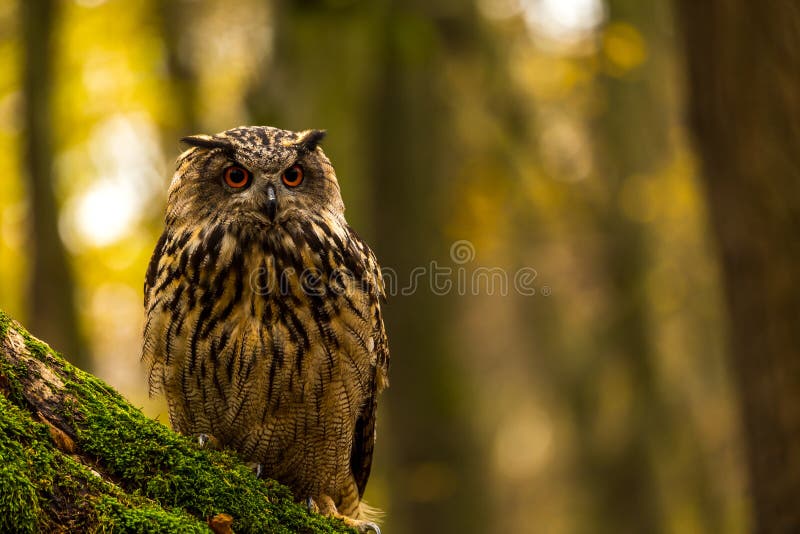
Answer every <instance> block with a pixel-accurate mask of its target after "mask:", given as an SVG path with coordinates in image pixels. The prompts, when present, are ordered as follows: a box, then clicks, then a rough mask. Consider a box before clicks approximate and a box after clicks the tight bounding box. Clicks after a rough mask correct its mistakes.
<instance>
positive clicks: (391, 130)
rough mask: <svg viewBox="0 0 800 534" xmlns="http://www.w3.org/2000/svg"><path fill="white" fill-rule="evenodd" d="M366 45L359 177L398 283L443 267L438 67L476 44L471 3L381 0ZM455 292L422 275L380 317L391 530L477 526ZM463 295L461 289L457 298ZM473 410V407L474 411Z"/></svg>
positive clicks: (478, 490) (447, 112)
mask: <svg viewBox="0 0 800 534" xmlns="http://www.w3.org/2000/svg"><path fill="white" fill-rule="evenodd" d="M388 5H389V8H388V10H387V12H386V13H384V15H383V17H384V18H383V20H381V21H380V26H379V28H380V29H379V34H380V36H381V37H380V38H379V40H377V41H376V46H377V47H378V50H379V51H380V54H381V57H380V58H379V61H378V69H379V70H378V72H376V79H375V81H376V84H375V87H374V90H373V95H372V98H373V100H372V102H371V103H370V105H369V107H368V110H369V111H368V117H369V118H370V124H369V126H368V127H367V131H368V132H369V135H370V137H369V141H368V148H369V150H370V152H369V154H368V157H369V162H370V171H369V175H370V176H371V177H372V179H373V180H374V181H375V183H374V191H373V200H372V209H373V214H374V220H375V222H376V224H377V240H376V249H377V252H378V257H379V258H380V259H381V261H382V263H383V265H384V266H388V267H391V268H392V269H395V270H396V272H397V273H398V274H399V282H400V287H403V286H404V285H406V283H407V279H408V276H409V275H410V273H412V272H413V270H414V269H415V268H419V267H427V266H429V265H430V262H431V260H433V259H438V260H439V261H444V262H446V263H445V264H446V265H450V264H452V262H451V261H450V258H448V257H447V253H448V251H449V250H450V243H448V242H447V241H446V240H445V238H444V236H443V235H441V234H440V230H439V229H441V228H443V227H444V226H445V222H446V217H447V213H446V209H445V208H446V207H447V205H448V202H447V199H448V197H449V195H451V194H452V193H453V188H457V187H458V183H457V181H456V180H455V179H454V177H455V175H456V170H457V168H458V167H459V165H460V164H461V162H460V161H458V158H457V156H458V155H459V154H460V151H459V150H458V143H459V132H458V130H457V128H456V126H455V120H454V119H455V117H454V114H453V113H454V110H453V109H452V107H450V106H449V105H448V101H447V85H446V84H447V81H446V79H445V76H444V73H445V65H446V62H447V61H448V58H449V57H450V56H453V55H456V54H459V53H465V52H467V53H468V52H469V50H470V49H471V48H472V47H474V46H475V45H476V44H475V42H474V39H475V38H476V37H477V35H476V33H477V28H476V27H475V23H476V14H475V13H474V12H473V9H474V8H473V6H472V5H471V3H468V2H463V3H460V4H456V3H453V2H425V3H423V2H410V3H409V2H404V1H402V0H395V1H393V2H389V4H388ZM457 298H459V296H458V295H456V294H455V292H454V291H450V292H448V294H447V295H437V294H436V293H435V288H434V287H432V283H431V281H430V279H429V278H428V277H425V278H423V279H421V280H420V284H419V285H418V287H417V288H416V290H415V291H414V292H413V294H411V295H407V296H400V295H398V296H395V297H394V298H393V299H392V300H391V302H390V304H389V305H388V307H387V312H386V317H387V324H388V330H389V334H390V343H391V349H392V354H393V358H394V360H393V364H392V374H391V380H392V389H391V390H390V392H389V394H388V395H387V405H388V407H389V412H390V416H391V425H392V435H391V439H392V443H391V449H392V452H393V456H392V458H391V462H392V465H391V470H392V473H393V477H392V479H393V480H394V482H395V483H400V484H401V485H400V486H399V487H397V488H395V489H394V492H393V503H392V513H393V514H395V515H397V516H398V525H401V526H402V528H399V527H398V528H397V532H464V533H466V532H486V531H487V530H489V529H490V527H489V523H488V521H487V518H486V517H485V511H486V507H487V505H488V502H487V501H488V495H489V493H490V490H489V488H487V487H486V474H485V472H484V471H485V469H486V465H484V464H483V463H482V462H481V461H480V460H478V458H481V457H483V455H481V454H480V452H479V449H478V446H477V444H476V443H475V436H474V435H473V433H472V432H473V430H472V428H471V427H472V426H473V425H472V424H471V423H470V421H472V420H474V418H475V415H474V413H472V414H471V413H470V411H469V408H468V407H467V406H468V403H467V402H466V401H467V399H469V398H471V397H472V396H471V395H470V393H469V392H468V391H467V390H466V384H465V383H464V382H465V381H464V377H463V376H461V373H462V372H463V371H462V370H461V369H462V367H461V365H463V364H459V363H458V355H457V354H454V345H455V344H454V343H453V342H452V341H451V340H448V339H447V333H448V331H449V329H450V328H451V327H452V323H453V322H454V321H455V319H456V317H457V314H456V310H457V307H456V299H457ZM461 298H463V296H462V297H461ZM472 409H473V410H474V409H475V408H474V407H473V408H472Z"/></svg>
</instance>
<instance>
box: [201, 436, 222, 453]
mask: <svg viewBox="0 0 800 534" xmlns="http://www.w3.org/2000/svg"><path fill="white" fill-rule="evenodd" d="M195 439H196V440H197V447H198V448H199V449H211V450H215V451H218V450H220V449H221V448H222V447H221V446H220V442H219V440H218V439H217V438H215V437H214V436H212V435H211V434H205V433H203V432H201V433H199V434H196V437H195Z"/></svg>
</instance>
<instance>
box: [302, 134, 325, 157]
mask: <svg viewBox="0 0 800 534" xmlns="http://www.w3.org/2000/svg"><path fill="white" fill-rule="evenodd" d="M326 134H327V132H326V131H325V130H306V131H304V132H301V137H300V139H299V140H298V141H297V143H295V145H296V146H297V148H298V150H300V151H301V152H313V151H314V150H316V148H317V145H319V144H320V143H321V142H322V140H323V139H324V138H325V135H326Z"/></svg>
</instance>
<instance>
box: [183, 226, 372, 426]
mask: <svg viewBox="0 0 800 534" xmlns="http://www.w3.org/2000/svg"><path fill="white" fill-rule="evenodd" d="M295 230H300V229H298V228H295ZM329 230H330V229H329ZM201 234H203V235H202V237H201V235H197V236H196V237H197V238H200V239H195V240H194V242H195V243H199V245H196V246H195V247H194V248H188V247H187V248H186V249H184V250H183V251H181V253H180V254H177V255H175V259H176V262H173V269H174V270H175V271H176V273H175V275H173V276H174V278H175V280H174V284H173V286H174V291H173V293H172V298H173V299H174V298H175V297H176V295H177V297H178V301H174V302H173V303H172V305H171V306H167V308H168V309H170V310H172V313H175V314H177V315H178V316H180V317H179V318H178V322H180V323H181V324H183V325H185V337H184V340H185V341H184V342H178V343H176V344H174V345H173V347H174V349H176V350H178V351H180V352H182V353H183V354H180V355H175V356H177V357H176V359H182V360H183V368H184V373H183V374H184V376H187V375H188V376H190V377H192V378H191V380H193V381H196V382H197V384H198V386H200V388H199V389H200V390H202V391H203V395H204V397H211V398H217V399H218V400H221V401H222V402H224V403H226V404H231V402H233V404H234V405H235V404H237V403H240V404H241V406H239V408H240V409H246V408H247V406H246V405H250V404H254V403H257V404H259V405H264V404H265V403H266V404H272V405H273V407H274V408H279V407H280V404H281V403H283V404H284V405H286V404H287V403H289V404H290V403H291V402H292V401H293V400H294V401H297V402H303V400H304V399H306V398H307V397H310V398H314V399H316V402H322V400H323V399H324V398H326V397H330V396H333V397H336V398H338V397H341V396H342V395H341V394H340V392H337V391H335V390H341V391H342V392H360V391H363V390H365V389H366V386H365V385H366V384H368V383H369V377H370V373H372V372H373V366H374V347H375V340H374V339H373V337H372V328H371V321H372V314H371V306H372V298H371V294H370V291H371V287H372V286H373V285H374V282H369V281H365V280H364V279H363V277H364V276H365V268H364V266H363V265H361V263H360V261H358V260H357V259H355V258H352V257H350V256H351V252H350V251H349V249H348V247H347V244H348V241H347V236H346V235H337V234H334V235H335V237H331V236H330V233H326V232H324V231H322V230H320V228H319V227H318V225H314V224H313V223H311V225H310V226H309V227H308V228H305V229H302V231H296V232H294V233H291V232H281V233H278V232H276V233H274V234H268V235H266V236H259V237H260V238H259V239H252V238H250V239H243V238H242V236H237V235H236V234H233V233H230V232H228V231H223V232H221V231H219V230H215V229H210V230H207V231H205V232H201ZM175 239H177V240H178V241H180V240H181V236H180V235H178V236H176V237H175ZM184 380H185V379H184ZM331 389H333V390H334V391H331ZM262 392H263V393H262ZM262 394H265V395H266V398H264V399H261V398H253V396H256V397H258V396H260V395H262ZM358 396H360V395H356V397H358ZM212 400H213V399H212ZM337 402H338V401H337ZM348 402H350V401H348ZM352 402H353V403H354V404H358V403H359V402H360V401H359V400H358V399H357V398H354V399H352ZM351 408H352V410H353V411H354V410H355V409H356V408H357V406H353V407H351Z"/></svg>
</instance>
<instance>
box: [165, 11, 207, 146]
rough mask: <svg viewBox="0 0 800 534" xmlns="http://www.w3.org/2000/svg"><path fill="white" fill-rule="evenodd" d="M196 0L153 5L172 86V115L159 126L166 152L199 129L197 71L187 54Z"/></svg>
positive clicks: (190, 48) (189, 47)
mask: <svg viewBox="0 0 800 534" xmlns="http://www.w3.org/2000/svg"><path fill="white" fill-rule="evenodd" d="M196 4H197V2H188V1H186V0H173V1H170V2H156V4H155V6H154V8H155V10H156V17H157V19H158V24H159V28H160V30H161V38H162V39H163V40H164V47H165V52H166V56H167V57H166V60H167V73H168V76H169V82H170V85H171V89H172V99H171V102H172V106H171V109H173V110H174V116H173V118H172V121H171V122H170V123H169V125H168V126H166V127H164V128H162V135H163V137H164V140H163V143H164V146H165V147H170V150H166V153H167V154H172V153H173V152H174V147H176V146H177V143H178V139H179V138H180V137H183V136H185V135H191V134H196V133H200V131H199V125H198V120H197V72H196V67H195V65H194V64H193V63H192V58H191V57H190V54H189V52H190V50H192V47H191V46H190V43H189V39H190V34H189V28H190V27H191V24H190V23H191V21H192V11H193V9H194V8H195V7H196Z"/></svg>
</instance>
